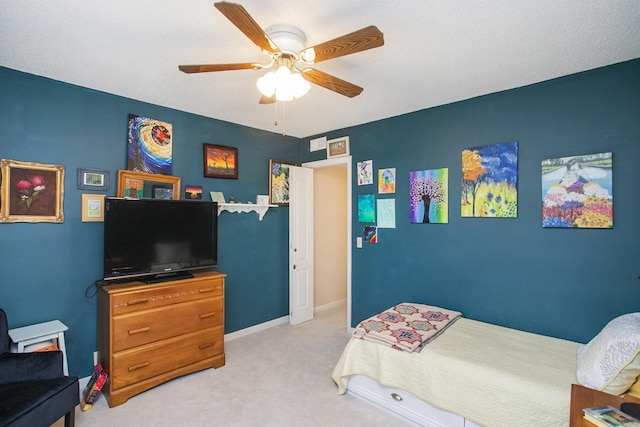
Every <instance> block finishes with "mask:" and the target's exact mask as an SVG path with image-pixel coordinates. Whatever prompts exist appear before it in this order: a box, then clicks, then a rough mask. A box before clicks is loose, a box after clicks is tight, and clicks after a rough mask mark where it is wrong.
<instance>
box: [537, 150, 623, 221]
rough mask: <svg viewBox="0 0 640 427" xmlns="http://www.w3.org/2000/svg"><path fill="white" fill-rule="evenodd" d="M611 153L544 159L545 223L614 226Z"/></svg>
mask: <svg viewBox="0 0 640 427" xmlns="http://www.w3.org/2000/svg"><path fill="white" fill-rule="evenodd" d="M612 172H613V159H612V153H598V154H587V155H580V156H571V157H561V158H558V159H547V160H543V161H542V226H543V227H559V228H613V182H612V179H611V176H612Z"/></svg>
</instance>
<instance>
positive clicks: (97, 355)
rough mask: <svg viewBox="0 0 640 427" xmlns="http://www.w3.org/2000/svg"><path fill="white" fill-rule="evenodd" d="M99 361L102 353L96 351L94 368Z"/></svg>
mask: <svg viewBox="0 0 640 427" xmlns="http://www.w3.org/2000/svg"><path fill="white" fill-rule="evenodd" d="M99 359H100V352H99V351H94V352H93V366H96V365H97V364H98V361H99Z"/></svg>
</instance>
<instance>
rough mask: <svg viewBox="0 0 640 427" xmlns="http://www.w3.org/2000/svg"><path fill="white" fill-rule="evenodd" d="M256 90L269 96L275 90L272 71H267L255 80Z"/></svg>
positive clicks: (274, 79) (274, 77) (274, 78)
mask: <svg viewBox="0 0 640 427" xmlns="http://www.w3.org/2000/svg"><path fill="white" fill-rule="evenodd" d="M256 86H258V90H259V91H260V93H261V94H263V95H264V96H266V97H267V98H270V97H272V96H273V94H274V93H275V92H276V76H275V73H274V72H273V71H269V72H268V73H267V74H265V75H264V76H262V77H260V78H259V79H258V81H257V82H256Z"/></svg>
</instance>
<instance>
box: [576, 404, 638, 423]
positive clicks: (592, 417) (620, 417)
mask: <svg viewBox="0 0 640 427" xmlns="http://www.w3.org/2000/svg"><path fill="white" fill-rule="evenodd" d="M583 411H584V419H585V420H587V421H589V422H591V423H592V424H594V425H597V426H600V427H640V420H638V419H637V418H634V417H632V416H631V415H628V414H625V413H624V412H622V411H620V410H618V409H616V408H614V407H613V406H594V407H591V408H585V409H583Z"/></svg>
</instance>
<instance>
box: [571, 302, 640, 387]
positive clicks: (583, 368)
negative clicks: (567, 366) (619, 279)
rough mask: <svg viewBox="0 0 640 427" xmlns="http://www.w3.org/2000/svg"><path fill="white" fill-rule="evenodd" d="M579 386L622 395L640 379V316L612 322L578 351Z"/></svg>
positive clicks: (625, 317) (633, 314)
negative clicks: (639, 376)
mask: <svg viewBox="0 0 640 427" xmlns="http://www.w3.org/2000/svg"><path fill="white" fill-rule="evenodd" d="M577 365H578V369H577V373H576V375H577V378H578V382H579V383H580V384H582V385H584V386H587V387H590V388H593V389H596V390H602V391H604V392H606V393H610V394H614V395H620V394H622V393H624V392H625V391H627V390H629V387H631V385H632V384H633V383H634V381H635V380H636V378H637V377H638V375H640V313H629V314H624V315H622V316H620V317H617V318H615V319H613V320H612V321H611V322H609V323H608V324H607V326H605V327H604V328H603V329H602V331H600V333H599V334H598V335H596V336H595V338H593V339H592V340H591V341H589V343H588V344H586V345H584V346H582V347H580V348H579V349H578V364H577Z"/></svg>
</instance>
